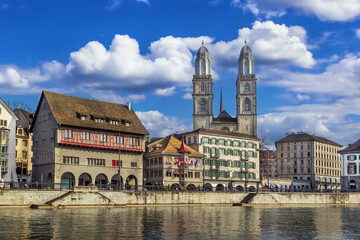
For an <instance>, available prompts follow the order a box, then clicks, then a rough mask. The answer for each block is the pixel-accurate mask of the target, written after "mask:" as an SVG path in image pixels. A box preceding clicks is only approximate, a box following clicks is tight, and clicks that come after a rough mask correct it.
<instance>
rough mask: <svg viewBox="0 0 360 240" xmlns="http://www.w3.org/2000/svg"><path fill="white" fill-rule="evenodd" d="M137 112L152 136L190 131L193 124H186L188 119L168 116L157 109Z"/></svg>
mask: <svg viewBox="0 0 360 240" xmlns="http://www.w3.org/2000/svg"><path fill="white" fill-rule="evenodd" d="M136 114H137V116H138V117H139V119H140V120H141V122H142V124H143V125H144V127H145V128H146V129H147V130H148V131H149V132H150V134H151V136H152V137H164V136H167V135H170V134H173V133H175V132H181V131H182V130H184V131H190V130H191V129H192V126H189V125H187V124H186V121H187V120H186V119H181V118H178V117H174V116H166V115H164V114H163V113H161V112H159V111H157V110H155V111H148V112H136Z"/></svg>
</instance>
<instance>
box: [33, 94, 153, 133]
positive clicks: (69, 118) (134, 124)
mask: <svg viewBox="0 0 360 240" xmlns="http://www.w3.org/2000/svg"><path fill="white" fill-rule="evenodd" d="M44 97H45V98H46V100H47V102H48V106H49V108H50V109H51V112H52V114H53V116H54V119H55V121H56V123H57V124H61V125H67V126H74V127H83V128H92V129H100V130H108V131H117V132H128V133H136V134H142V135H146V134H149V132H148V131H147V130H146V129H145V127H144V126H143V124H142V123H141V121H140V119H139V118H138V117H137V115H136V113H135V112H134V110H133V109H130V110H129V109H128V107H127V106H126V105H124V104H118V103H110V102H104V101H98V100H94V99H87V98H80V97H74V96H69V95H64V94H59V93H53V92H48V91H43V93H42V95H41V98H40V101H39V105H38V107H37V109H36V113H35V117H34V122H35V121H36V118H37V114H38V111H39V107H40V105H41V102H42V99H43V98H44ZM80 116H86V118H85V120H81V118H80ZM94 118H104V122H103V123H98V122H95V121H94ZM109 120H118V121H119V124H118V125H115V124H110V123H109ZM125 122H130V126H126V125H125V124H124V123H125ZM33 124H34V123H33Z"/></svg>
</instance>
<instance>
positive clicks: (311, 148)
mask: <svg viewBox="0 0 360 240" xmlns="http://www.w3.org/2000/svg"><path fill="white" fill-rule="evenodd" d="M275 145H276V150H277V166H278V176H279V177H291V178H293V179H298V180H302V181H303V182H304V184H303V186H299V187H301V188H302V187H305V188H308V187H307V186H309V187H310V188H311V189H314V190H340V170H341V163H340V154H339V153H338V151H339V150H340V148H341V147H342V146H341V145H340V144H338V143H335V142H333V141H331V140H329V139H326V138H323V137H319V136H315V135H312V134H308V133H304V132H298V133H292V134H289V135H287V136H286V137H285V138H282V139H280V140H278V141H276V142H275Z"/></svg>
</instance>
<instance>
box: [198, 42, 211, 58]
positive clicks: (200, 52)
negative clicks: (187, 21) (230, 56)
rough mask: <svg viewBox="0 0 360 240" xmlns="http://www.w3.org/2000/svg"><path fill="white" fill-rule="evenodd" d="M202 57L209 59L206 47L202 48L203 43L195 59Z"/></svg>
mask: <svg viewBox="0 0 360 240" xmlns="http://www.w3.org/2000/svg"><path fill="white" fill-rule="evenodd" d="M202 56H203V57H209V50H208V49H207V48H206V47H204V43H203V45H202V46H201V47H200V48H199V50H198V51H197V53H196V58H200V57H202Z"/></svg>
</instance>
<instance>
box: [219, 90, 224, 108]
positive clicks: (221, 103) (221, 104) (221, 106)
mask: <svg viewBox="0 0 360 240" xmlns="http://www.w3.org/2000/svg"><path fill="white" fill-rule="evenodd" d="M223 111H224V110H223V102H222V85H221V87H220V113H222V112H223Z"/></svg>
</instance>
